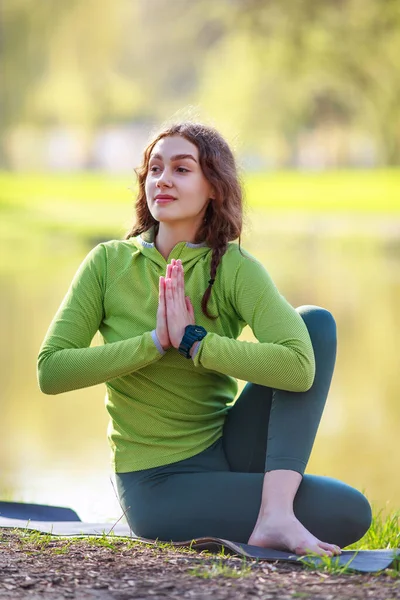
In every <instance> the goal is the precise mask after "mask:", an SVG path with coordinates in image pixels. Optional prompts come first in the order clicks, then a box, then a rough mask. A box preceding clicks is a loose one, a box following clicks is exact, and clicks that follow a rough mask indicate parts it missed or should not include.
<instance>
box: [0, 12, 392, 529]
mask: <svg viewBox="0 0 400 600" xmlns="http://www.w3.org/2000/svg"><path fill="white" fill-rule="evenodd" d="M399 57H400V3H399V2H398V1H397V0H325V1H324V2H314V1H313V0H296V1H291V0H269V1H266V0H218V1H216V2H215V1H213V0H85V2H82V1H79V0H69V1H68V2H60V1H59V0H46V2H34V1H33V0H3V1H2V3H1V4H0V77H1V80H0V86H1V92H0V261H1V262H0V285H1V293H0V307H1V310H0V314H1V329H2V334H3V338H2V340H3V341H2V344H1V345H0V378H1V388H0V390H1V391H0V394H1V399H0V400H1V419H0V439H1V445H0V499H3V500H6V499H14V500H23V501H33V502H42V503H55V504H61V505H66V506H71V507H72V508H75V509H76V510H77V511H78V513H79V514H80V516H81V517H82V518H83V519H86V520H91V521H99V520H106V519H109V520H112V519H116V518H118V517H119V516H120V515H121V509H120V508H119V506H118V502H117V499H116V494H115V492H114V490H113V478H112V473H111V469H110V466H109V451H108V447H107V441H106V426H107V415H106V411H105V409H104V406H103V404H104V395H105V388H104V386H96V387H92V388H88V389H84V390H78V391H74V392H71V393H66V394H62V395H60V396H45V395H43V394H42V393H41V392H40V391H39V389H38V386H37V381H36V358H37V353H38V350H39V347H40V344H41V342H42V340H43V338H44V335H45V333H46V330H47V327H48V326H49V324H50V321H51V319H52V317H53V316H54V314H55V311H56V310H57V308H58V306H59V304H60V302H61V300H62V298H63V296H64V294H65V293H66V290H67V288H68V286H69V283H70V281H71V278H72V276H73V274H74V272H75V271H76V270H77V268H78V266H79V264H80V262H81V260H82V259H83V258H84V256H85V255H86V254H87V253H88V251H89V250H90V249H91V248H92V247H93V246H94V245H96V244H97V243H98V242H100V241H104V240H109V239H121V238H123V237H124V235H125V232H126V231H127V230H128V228H129V227H130V224H131V222H132V219H133V204H134V199H135V176H134V171H133V169H134V167H135V166H137V165H138V164H139V162H140V160H141V153H142V150H143V148H144V146H145V145H146V143H147V142H148V140H149V136H151V134H152V132H153V131H154V128H156V127H157V126H159V125H160V124H161V123H162V122H163V121H165V120H174V119H181V118H187V117H189V118H195V119H199V120H202V121H205V122H207V123H209V124H211V125H214V126H215V127H217V128H218V129H219V130H220V131H221V132H222V133H223V134H224V135H225V137H226V138H227V140H228V141H229V143H230V144H231V145H232V147H233V149H234V151H235V152H236V155H237V158H238V162H239V165H240V167H241V170H242V174H243V182H244V187H245V192H246V198H247V203H246V206H247V208H246V221H245V228H244V232H243V239H242V243H243V246H244V247H245V248H246V249H247V250H249V251H250V252H252V253H253V254H254V255H255V256H257V257H258V258H259V259H260V260H262V262H263V264H264V265H265V267H266V268H267V270H268V271H269V272H270V274H271V276H272V277H273V279H274V281H275V283H276V284H277V286H278V288H279V289H280V291H281V293H282V294H283V295H284V296H285V297H286V298H287V299H288V301H289V302H290V303H291V304H292V305H293V306H295V307H297V306H300V305H303V304H314V305H319V306H323V307H325V308H327V309H328V310H330V311H331V312H332V313H333V315H334V316H335V318H336V322H337V327H338V356H337V363H336V370H335V374H334V378H333V381H332V385H331V390H330V393H329V398H328V403H327V407H326V410H325V413H324V416H323V420H322V423H321V427H320V430H319V434H318V436H317V441H316V443H315V446H314V450H313V454H312V457H311V461H310V464H309V468H308V472H310V473H317V474H322V475H329V476H333V477H338V478H340V479H342V480H344V481H346V482H347V483H349V484H351V485H354V486H356V487H358V488H359V489H361V490H363V491H365V493H366V494H367V496H368V498H369V499H370V500H371V501H372V503H373V504H374V506H375V507H376V508H377V509H382V510H384V511H385V510H392V509H394V508H398V507H399V504H400V479H399V468H398V456H399V452H398V436H399V430H400V402H399V398H400V375H399V373H400V368H399V367H400V351H399V343H398V336H399V332H400V316H399V309H400V170H399V165H400V102H399V98H400V58H399ZM242 339H254V338H253V337H252V332H251V331H249V330H245V332H244V333H243V335H242ZM93 343H94V344H95V343H99V340H98V339H96V338H95V339H94V341H93ZM242 386H243V382H240V389H241V388H242Z"/></svg>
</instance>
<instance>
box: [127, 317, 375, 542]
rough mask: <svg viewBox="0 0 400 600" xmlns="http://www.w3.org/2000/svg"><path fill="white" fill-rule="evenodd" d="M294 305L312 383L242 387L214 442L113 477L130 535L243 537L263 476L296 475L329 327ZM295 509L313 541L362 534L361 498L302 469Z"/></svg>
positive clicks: (326, 382)
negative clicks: (312, 364)
mask: <svg viewBox="0 0 400 600" xmlns="http://www.w3.org/2000/svg"><path fill="white" fill-rule="evenodd" d="M296 310H297V311H298V312H299V313H300V315H301V316H302V318H303V320H304V322H305V323H306V325H307V328H308V332H309V334H310V337H311V341H312V345H313V349H314V354H315V361H316V375H315V380H314V383H313V385H312V387H311V389H310V390H308V391H307V392H287V391H283V390H274V389H271V388H268V387H265V386H262V385H257V384H253V383H248V384H246V386H245V388H244V389H243V391H242V393H241V395H240V396H239V398H238V399H237V401H236V402H235V404H234V405H233V406H232V408H230V410H229V412H228V415H227V417H226V420H225V424H224V429H223V435H222V437H221V438H219V440H217V441H216V442H215V443H214V444H213V445H212V446H210V447H209V448H207V449H206V450H204V451H203V452H200V453H199V454H197V455H196V456H193V457H191V458H188V459H185V460H181V461H179V462H176V463H172V464H169V465H165V466H162V467H155V468H151V469H145V470H141V471H133V472H129V473H117V474H116V478H117V488H118V493H119V497H120V500H121V504H122V507H123V509H124V511H125V513H126V516H127V519H128V522H129V525H130V527H131V528H132V530H133V531H134V532H135V533H136V535H139V536H142V537H146V538H150V539H157V538H158V539H160V540H164V541H170V540H172V541H179V540H189V539H193V538H197V537H204V536H214V537H220V538H225V539H230V540H234V541H238V542H244V543H246V542H247V540H248V539H249V537H250V534H251V532H252V530H253V528H254V525H255V522H256V520H257V516H258V512H259V508H260V504H261V493H262V486H263V480H264V473H265V472H266V471H272V470H276V469H289V470H293V471H297V472H299V473H301V474H302V475H303V473H304V470H305V468H306V465H307V462H308V459H309V456H310V453H311V449H312V446H313V443H314V439H315V435H316V433H317V429H318V425H319V422H320V419H321V415H322V412H323V409H324V406H325V401H326V398H327V395H328V391H329V387H330V383H331V379H332V374H333V369H334V365H335V359H336V325H335V321H334V318H333V316H332V315H331V313H330V312H329V311H327V310H325V309H323V308H319V307H316V306H302V307H300V308H298V309H296ZM294 512H295V514H296V516H297V518H298V519H299V520H300V521H301V522H302V523H303V525H304V526H305V527H306V528H307V529H308V530H309V531H311V533H313V534H314V535H315V536H316V537H318V538H319V539H321V540H323V541H325V542H329V543H333V544H337V545H339V546H341V547H345V546H348V545H349V544H351V543H353V542H355V541H357V540H358V539H360V538H361V537H362V536H363V535H364V533H365V532H366V531H367V530H368V528H369V526H370V524H371V508H370V505H369V503H368V501H367V499H366V498H365V496H363V495H362V494H361V493H360V492H358V491H357V490H355V489H354V488H352V487H350V486H348V485H346V484H345V483H342V482H341V481H338V480H336V479H332V478H330V477H322V476H315V475H304V476H303V479H302V481H301V484H300V487H299V489H298V491H297V494H296V496H295V500H294Z"/></svg>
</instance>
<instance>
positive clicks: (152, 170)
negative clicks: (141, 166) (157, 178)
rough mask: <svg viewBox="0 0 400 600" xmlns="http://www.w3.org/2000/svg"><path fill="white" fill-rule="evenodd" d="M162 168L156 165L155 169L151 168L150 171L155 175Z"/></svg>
mask: <svg viewBox="0 0 400 600" xmlns="http://www.w3.org/2000/svg"><path fill="white" fill-rule="evenodd" d="M159 168H160V167H157V166H156V165H154V166H153V167H150V171H151V172H152V173H155V172H156V171H157V170H158V169H159Z"/></svg>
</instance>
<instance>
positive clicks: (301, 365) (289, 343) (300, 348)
mask: <svg viewBox="0 0 400 600" xmlns="http://www.w3.org/2000/svg"><path fill="white" fill-rule="evenodd" d="M231 304H232V310H233V311H234V312H235V313H236V315H237V318H239V319H241V320H242V321H244V322H245V323H247V324H248V325H249V326H250V327H251V329H252V331H253V333H254V335H255V337H256V338H257V340H258V343H254V342H246V341H240V340H235V339H232V338H228V337H223V336H220V335H218V334H216V333H213V332H209V333H208V334H207V335H206V336H205V338H204V339H203V340H202V341H201V342H200V345H199V347H198V352H197V354H196V355H195V356H194V359H193V360H194V364H195V366H198V365H202V366H203V367H204V368H206V369H211V370H213V371H217V372H219V373H224V374H225V375H229V376H232V377H236V378H238V379H242V380H244V381H250V382H252V383H257V384H260V385H265V386H268V387H272V388H274V389H282V390H287V391H293V392H304V391H307V390H308V389H310V387H311V386H312V383H313V380H314V376H315V360H314V352H313V348H312V344H311V339H310V336H309V333H308V330H307V327H306V325H305V323H304V321H303V319H302V318H301V316H300V315H299V313H298V312H297V311H296V310H295V309H294V308H293V307H292V306H291V305H290V304H289V303H288V302H287V300H286V299H285V298H284V297H283V296H282V295H281V294H280V293H279V291H278V290H277V288H276V286H275V285H274V283H273V281H272V279H271V277H270V276H269V274H268V273H267V271H266V270H265V268H264V266H263V265H262V264H261V263H260V262H259V261H257V260H256V259H255V258H254V257H251V258H248V257H246V258H243V259H242V260H241V262H240V263H239V266H238V268H237V271H236V277H235V279H234V285H233V287H232V292H231Z"/></svg>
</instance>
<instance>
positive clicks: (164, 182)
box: [156, 169, 171, 187]
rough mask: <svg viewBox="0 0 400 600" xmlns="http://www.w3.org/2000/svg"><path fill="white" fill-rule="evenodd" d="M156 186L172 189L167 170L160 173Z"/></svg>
mask: <svg viewBox="0 0 400 600" xmlns="http://www.w3.org/2000/svg"><path fill="white" fill-rule="evenodd" d="M156 185H157V187H164V186H167V187H170V186H171V178H170V176H169V174H168V172H167V170H166V169H164V171H162V172H161V173H160V176H159V178H158V179H157V183H156Z"/></svg>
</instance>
